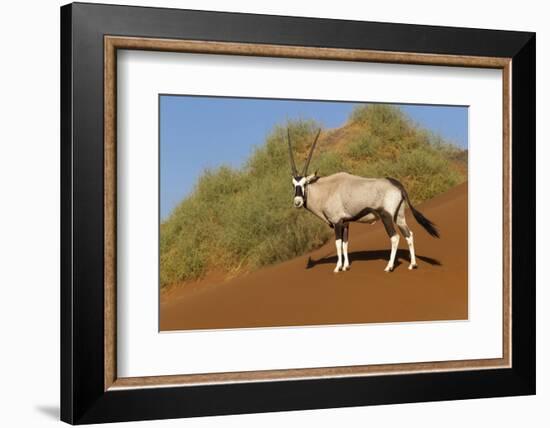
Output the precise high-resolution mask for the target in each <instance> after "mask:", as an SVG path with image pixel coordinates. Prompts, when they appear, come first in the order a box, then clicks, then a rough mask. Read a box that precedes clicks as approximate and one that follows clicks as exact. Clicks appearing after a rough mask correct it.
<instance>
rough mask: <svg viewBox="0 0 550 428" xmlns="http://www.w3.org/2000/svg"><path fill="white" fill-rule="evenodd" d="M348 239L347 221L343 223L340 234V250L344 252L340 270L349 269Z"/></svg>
mask: <svg viewBox="0 0 550 428" xmlns="http://www.w3.org/2000/svg"><path fill="white" fill-rule="evenodd" d="M348 240H349V223H346V224H345V225H344V231H343V235H342V250H343V253H344V267H343V268H342V270H349V257H348Z"/></svg>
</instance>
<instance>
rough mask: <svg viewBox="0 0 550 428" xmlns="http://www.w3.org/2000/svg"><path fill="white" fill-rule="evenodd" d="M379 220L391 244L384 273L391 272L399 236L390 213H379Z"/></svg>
mask: <svg viewBox="0 0 550 428" xmlns="http://www.w3.org/2000/svg"><path fill="white" fill-rule="evenodd" d="M380 218H381V219H382V223H383V224H384V228H385V229H386V233H387V234H388V236H389V237H390V242H391V253H390V260H389V261H388V264H387V266H386V268H385V269H384V271H385V272H391V271H392V270H393V267H394V264H395V255H396V254H397V246H398V245H399V235H398V234H397V232H396V231H395V226H394V224H393V216H392V215H391V214H390V213H388V212H387V211H383V212H381V213H380Z"/></svg>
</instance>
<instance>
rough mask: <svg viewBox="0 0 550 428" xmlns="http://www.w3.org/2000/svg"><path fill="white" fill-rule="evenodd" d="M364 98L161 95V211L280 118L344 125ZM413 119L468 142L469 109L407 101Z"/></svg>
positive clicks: (235, 162) (232, 160)
mask: <svg viewBox="0 0 550 428" xmlns="http://www.w3.org/2000/svg"><path fill="white" fill-rule="evenodd" d="M358 104H359V103H353V102H329V101H295V100H269V99H254V98H221V97H197V96H179V95H176V96H174V95H161V96H160V182H161V184H160V216H161V220H164V219H166V218H167V216H168V215H169V214H170V212H171V211H172V209H173V208H174V207H175V206H176V205H177V204H178V203H179V202H180V201H181V200H182V199H183V198H184V197H185V196H186V195H187V194H188V193H189V192H190V191H191V190H192V189H193V186H194V184H195V182H196V179H197V178H198V176H199V175H200V173H201V172H202V171H203V170H204V169H205V168H215V167H217V166H219V165H221V164H229V165H232V166H235V167H237V166H239V165H241V164H242V163H243V161H245V160H246V159H247V158H248V156H249V154H250V153H251V151H252V149H253V147H254V146H256V145H260V144H262V143H263V141H264V139H265V137H266V136H267V135H268V134H269V133H270V131H271V130H272V129H273V127H274V126H275V125H276V124H280V123H284V122H285V121H286V120H288V119H300V118H301V119H314V120H316V121H318V122H320V123H322V124H323V126H324V127H325V128H336V127H339V126H341V125H343V124H344V123H345V122H346V120H347V118H348V116H349V114H350V112H351V110H352V109H353V108H354V107H355V106H356V105H358ZM401 108H402V109H403V110H404V111H405V112H406V113H407V114H408V115H409V116H410V117H411V119H412V120H413V121H415V122H417V123H418V124H420V125H421V126H423V127H425V128H428V129H431V130H432V131H434V132H436V133H439V134H440V135H442V136H443V137H444V138H446V139H447V140H448V141H449V142H452V143H454V144H456V145H457V146H460V147H463V148H466V147H467V146H468V109H467V107H455V106H428V105H401Z"/></svg>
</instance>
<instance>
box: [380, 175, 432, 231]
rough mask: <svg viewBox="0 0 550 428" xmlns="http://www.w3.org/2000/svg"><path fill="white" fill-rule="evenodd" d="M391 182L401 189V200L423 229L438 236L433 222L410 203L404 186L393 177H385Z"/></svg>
mask: <svg viewBox="0 0 550 428" xmlns="http://www.w3.org/2000/svg"><path fill="white" fill-rule="evenodd" d="M386 178H387V179H388V180H389V181H390V183H391V184H393V185H394V186H395V187H397V188H398V189H399V190H400V191H401V195H402V196H403V200H404V201H406V202H407V204H409V208H410V209H411V211H412V213H413V216H414V218H415V220H416V221H417V222H418V224H420V225H421V226H422V227H423V228H424V229H426V232H428V233H429V234H430V235H432V236H435V237H436V238H439V231H438V230H437V229H436V227H435V224H433V223H432V222H431V221H430V220H428V219H427V218H426V217H424V215H423V214H422V213H421V212H420V211H418V210H417V209H416V208H415V207H414V206H413V204H412V203H411V200H410V199H409V195H408V194H407V191H406V190H405V187H403V185H402V184H401V183H400V182H399V181H397V180H396V179H395V178H391V177H386Z"/></svg>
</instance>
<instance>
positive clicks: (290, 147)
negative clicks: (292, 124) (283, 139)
mask: <svg viewBox="0 0 550 428" xmlns="http://www.w3.org/2000/svg"><path fill="white" fill-rule="evenodd" d="M286 132H287V138H288V154H289V155H290V166H291V167H292V175H293V176H294V177H296V176H297V175H298V171H297V169H296V163H295V162H294V156H293V155H292V145H291V144H290V129H289V128H287V129H286Z"/></svg>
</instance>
